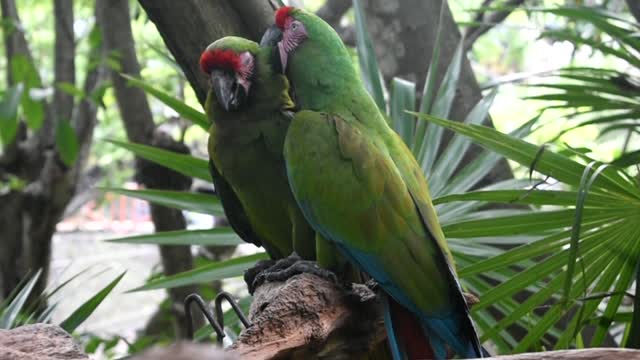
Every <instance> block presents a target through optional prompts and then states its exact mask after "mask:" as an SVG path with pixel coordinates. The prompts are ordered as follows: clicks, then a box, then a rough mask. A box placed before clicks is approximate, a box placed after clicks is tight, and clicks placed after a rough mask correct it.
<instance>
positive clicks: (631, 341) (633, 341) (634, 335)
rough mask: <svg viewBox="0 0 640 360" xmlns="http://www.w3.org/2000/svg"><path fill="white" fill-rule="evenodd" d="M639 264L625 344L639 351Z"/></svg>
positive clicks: (639, 263)
mask: <svg viewBox="0 0 640 360" xmlns="http://www.w3.org/2000/svg"><path fill="white" fill-rule="evenodd" d="M639 284H640V262H638V266H637V267H636V293H635V298H634V300H633V316H632V319H631V325H630V330H629V336H628V337H627V342H626V344H625V346H626V347H628V348H634V349H640V285H639Z"/></svg>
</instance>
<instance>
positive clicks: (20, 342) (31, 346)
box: [0, 324, 89, 360]
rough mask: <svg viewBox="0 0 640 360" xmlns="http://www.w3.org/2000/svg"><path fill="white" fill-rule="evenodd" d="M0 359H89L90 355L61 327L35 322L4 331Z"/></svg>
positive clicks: (1, 338)
mask: <svg viewBox="0 0 640 360" xmlns="http://www.w3.org/2000/svg"><path fill="white" fill-rule="evenodd" d="M0 359H3V360H85V359H87V360H88V359H89V357H88V356H87V355H86V354H84V353H83V352H82V349H81V348H80V346H79V345H78V344H77V343H76V342H75V340H74V339H73V338H72V337H71V335H69V334H67V333H66V332H65V331H64V330H62V329H61V328H60V327H58V326H56V325H49V324H34V325H25V326H21V327H18V328H15V329H11V330H0Z"/></svg>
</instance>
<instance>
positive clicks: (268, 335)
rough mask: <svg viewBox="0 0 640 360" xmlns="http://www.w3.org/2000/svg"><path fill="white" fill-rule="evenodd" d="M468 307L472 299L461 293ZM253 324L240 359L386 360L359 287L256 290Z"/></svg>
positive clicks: (377, 317) (324, 284)
mask: <svg viewBox="0 0 640 360" xmlns="http://www.w3.org/2000/svg"><path fill="white" fill-rule="evenodd" d="M465 296H466V297H467V299H468V300H469V301H471V303H474V302H477V299H476V298H475V297H473V296H472V295H470V294H465ZM249 319H250V320H251V321H252V322H253V325H252V326H251V327H249V328H248V329H245V330H244V331H243V332H242V333H241V334H240V336H239V337H238V339H237V341H236V342H235V343H234V344H233V345H232V346H231V347H230V348H228V349H227V351H228V352H230V354H232V355H235V356H237V357H238V358H240V359H256V360H257V359H264V360H266V359H283V358H286V359H311V358H327V359H351V358H358V357H362V356H363V355H368V357H369V358H387V357H388V350H387V348H386V331H385V329H384V323H383V316H382V306H381V304H380V302H379V301H378V298H377V297H376V296H375V293H374V292H373V291H371V290H370V289H369V288H367V287H366V286H364V285H354V289H353V290H347V289H345V288H344V287H342V286H339V285H336V284H335V283H333V282H330V281H328V280H325V279H321V278H319V277H317V276H315V275H311V274H302V275H296V276H294V277H292V278H290V279H288V280H287V281H286V282H275V283H265V284H263V285H261V286H260V287H258V288H257V289H256V292H255V293H254V299H253V303H252V304H251V308H250V311H249ZM489 359H500V360H534V359H548V360H564V359H567V360H572V359H589V360H596V359H603V360H604V359H638V360H640V350H630V349H618V348H593V349H584V350H562V351H552V352H541V353H526V354H517V355H502V356H495V357H491V358H489Z"/></svg>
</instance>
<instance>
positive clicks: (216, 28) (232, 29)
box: [139, 0, 273, 104]
mask: <svg viewBox="0 0 640 360" xmlns="http://www.w3.org/2000/svg"><path fill="white" fill-rule="evenodd" d="M139 2H140V5H142V7H143V8H144V9H145V11H146V12H147V14H148V15H149V18H150V19H151V21H153V23H154V24H155V25H156V27H157V28H158V31H159V32H160V35H161V36H162V38H163V39H164V42H165V44H166V45H167V47H168V48H169V50H170V51H171V54H172V55H173V57H174V58H175V59H176V61H177V62H178V64H179V65H180V67H181V68H182V71H183V72H184V74H185V76H186V77H187V80H188V81H189V83H190V84H191V86H192V87H193V89H194V91H195V93H196V96H197V97H198V100H199V101H200V103H201V104H204V101H205V99H206V95H207V91H208V89H209V85H208V80H207V78H206V77H205V76H203V75H202V73H201V71H200V67H199V65H198V59H199V57H200V54H201V53H202V50H204V49H205V48H206V47H207V45H209V44H210V43H212V42H213V41H215V40H217V39H219V38H221V37H223V36H227V35H238V36H243V37H246V38H249V39H253V40H260V37H261V36H262V33H263V32H264V30H265V29H266V28H267V27H268V26H269V25H271V24H272V22H273V15H272V14H273V10H272V9H271V6H270V5H269V2H268V1H266V0H265V1H262V0H242V1H233V0H219V1H207V0H181V1H175V0H139ZM177 29H179V31H178V30H177Z"/></svg>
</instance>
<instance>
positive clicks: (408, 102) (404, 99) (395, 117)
mask: <svg viewBox="0 0 640 360" xmlns="http://www.w3.org/2000/svg"><path fill="white" fill-rule="evenodd" d="M415 94H416V84H414V83H412V82H410V81H406V80H403V79H400V78H393V83H392V85H391V108H390V112H391V120H392V125H393V129H394V130H395V131H396V132H397V133H398V135H400V137H401V138H402V140H404V142H405V144H407V146H410V145H411V141H412V139H413V130H414V129H413V128H414V126H415V123H416V119H415V118H414V117H413V116H411V115H409V114H408V113H407V112H406V110H409V111H413V110H414V109H415V103H416V95H415Z"/></svg>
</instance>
